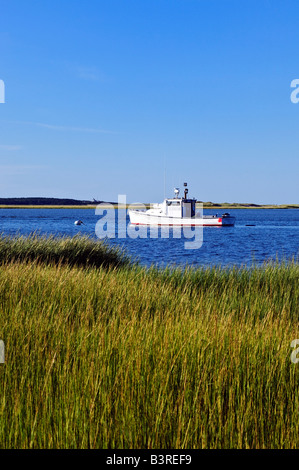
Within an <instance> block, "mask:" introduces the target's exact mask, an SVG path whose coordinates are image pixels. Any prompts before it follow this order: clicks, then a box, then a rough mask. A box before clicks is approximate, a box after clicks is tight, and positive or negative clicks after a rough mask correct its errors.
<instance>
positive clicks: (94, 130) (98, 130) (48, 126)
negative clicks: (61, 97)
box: [2, 121, 115, 134]
mask: <svg viewBox="0 0 299 470" xmlns="http://www.w3.org/2000/svg"><path fill="white" fill-rule="evenodd" d="M2 122H3V121H2ZM4 122H6V123H8V124H26V125H30V126H37V127H43V128H44V129H50V130H53V131H68V132H89V133H94V134H115V132H113V131H109V130H107V129H101V128H99V127H76V126H60V125H56V124H48V123H44V122H32V121H4Z"/></svg>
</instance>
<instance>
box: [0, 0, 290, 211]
mask: <svg viewBox="0 0 299 470" xmlns="http://www.w3.org/2000/svg"><path fill="white" fill-rule="evenodd" d="M298 39H299V2H298V1H297V0H292V1H290V0H284V1H283V0H242V1H241V0H135V1H133V0H109V1H107V0H106V1H102V0H86V1H84V2H83V1H82V0H80V1H78V0H60V1H57V0H51V1H49V0H35V1H34V0H27V1H26V2H25V1H24V0H2V1H1V4H0V79H2V80H3V81H4V82H5V103H4V104H0V197H12V196H19V197H21V196H24V197H25V196H49V197H70V198H78V199H91V198H93V197H94V198H96V199H100V200H110V201H115V200H117V196H118V194H126V195H127V198H128V202H137V201H144V202H158V201H160V200H162V199H163V197H164V178H165V181H166V184H165V187H166V194H167V195H169V194H172V192H173V187H174V186H179V187H181V188H182V186H183V182H184V181H187V182H188V183H189V188H190V189H189V194H190V196H195V197H197V198H198V199H200V200H204V201H214V202H253V203H274V204H282V203H299V200H298V199H299V198H298V174H299V164H298V156H299V155H298V154H299V103H298V104H294V103H292V102H291V100H290V95H291V91H292V89H291V88H290V83H291V81H292V80H293V79H296V78H299V63H298ZM165 175H166V177H165Z"/></svg>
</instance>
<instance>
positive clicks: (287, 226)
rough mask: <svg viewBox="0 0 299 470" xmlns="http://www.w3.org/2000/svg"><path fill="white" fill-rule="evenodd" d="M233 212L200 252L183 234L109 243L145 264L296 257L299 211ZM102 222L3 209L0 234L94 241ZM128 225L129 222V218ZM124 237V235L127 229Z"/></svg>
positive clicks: (88, 215)
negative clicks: (228, 222)
mask: <svg viewBox="0 0 299 470" xmlns="http://www.w3.org/2000/svg"><path fill="white" fill-rule="evenodd" d="M222 212H225V211H219V210H208V211H205V213H206V214H207V213H209V214H216V213H218V214H219V215H220V214H221V213H222ZM230 213H231V214H232V215H234V216H235V217H236V225H235V226H234V227H204V228H203V244H202V247H201V248H199V249H191V250H190V249H185V247H184V246H185V245H184V242H185V241H186V239H184V238H183V236H182V237H181V238H173V237H170V238H169V239H165V238H164V239H163V238H161V237H160V238H157V239H151V238H143V239H142V238H136V239H132V238H129V237H127V238H123V239H118V238H115V239H109V243H112V244H115V243H119V244H121V245H122V246H124V247H125V248H126V250H127V251H128V252H129V254H131V255H132V256H133V257H134V258H135V257H138V258H139V260H140V261H141V263H142V264H145V265H151V264H152V263H155V264H159V265H163V264H173V263H175V264H186V263H189V264H192V265H195V266H196V265H210V264H221V265H232V264H236V265H242V264H247V265H250V264H251V263H253V262H255V263H262V262H264V261H265V260H269V259H275V258H278V259H279V260H282V259H289V258H291V257H293V256H295V257H296V258H298V253H299V251H298V248H299V210H298V209H272V210H271V209H268V210H267V209H234V210H231V211H230ZM107 214H108V215H106V216H105V217H106V219H107V220H109V221H110V220H111V221H112V220H113V217H114V211H111V210H110V211H108V213H107ZM77 219H81V220H82V221H83V222H84V225H81V226H76V225H74V221H75V220H77ZM99 219H100V216H99V215H95V211H94V210H93V209H79V210H78V209H0V232H2V233H4V234H9V235H15V234H16V233H20V234H29V233H31V232H34V231H39V232H40V233H43V234H56V235H63V234H65V235H71V236H73V235H75V234H77V233H84V234H88V235H91V236H93V237H96V235H95V225H96V223H97V221H98V220H99ZM126 223H127V224H129V220H128V217H127V222H126ZM248 225H251V226H248ZM108 229H109V226H108ZM176 230H180V229H176ZM171 233H172V232H171ZM121 234H122V235H124V234H125V228H123V229H122V232H121ZM187 241H188V240H187Z"/></svg>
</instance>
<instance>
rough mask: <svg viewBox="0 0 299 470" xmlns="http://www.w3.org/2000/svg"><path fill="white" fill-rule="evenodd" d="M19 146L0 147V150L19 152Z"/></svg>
mask: <svg viewBox="0 0 299 470" xmlns="http://www.w3.org/2000/svg"><path fill="white" fill-rule="evenodd" d="M21 148H22V147H21V146H20V145H0V150H6V151H8V152H14V151H16V150H21Z"/></svg>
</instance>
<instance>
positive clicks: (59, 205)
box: [0, 197, 299, 209]
mask: <svg viewBox="0 0 299 470" xmlns="http://www.w3.org/2000/svg"><path fill="white" fill-rule="evenodd" d="M197 203H198V204H201V203H202V204H203V207H204V209H299V204H279V205H275V204H252V203H248V204H247V203H228V202H222V203H215V202H211V201H209V202H202V201H197ZM99 204H100V205H101V206H102V207H103V208H105V206H106V207H107V208H109V207H111V205H112V206H117V202H110V201H97V200H95V199H93V200H92V201H88V200H78V199H67V198H52V197H8V198H0V209H94V208H96V207H97V206H98V205H99ZM144 206H146V207H147V208H149V207H150V204H149V203H148V202H147V203H144ZM144 206H142V205H141V203H140V204H139V205H138V204H136V205H135V204H134V207H136V208H138V207H140V208H142V207H144ZM119 207H120V208H122V209H124V208H128V207H129V204H127V205H126V206H124V205H120V206H119Z"/></svg>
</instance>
